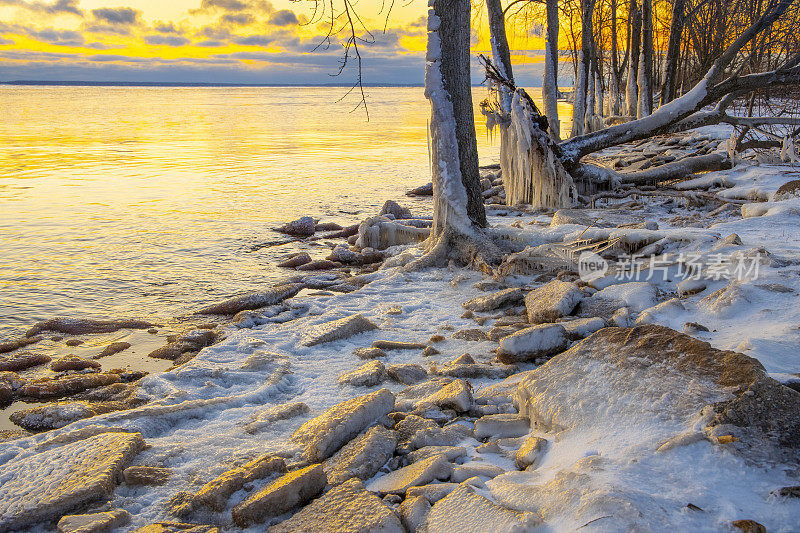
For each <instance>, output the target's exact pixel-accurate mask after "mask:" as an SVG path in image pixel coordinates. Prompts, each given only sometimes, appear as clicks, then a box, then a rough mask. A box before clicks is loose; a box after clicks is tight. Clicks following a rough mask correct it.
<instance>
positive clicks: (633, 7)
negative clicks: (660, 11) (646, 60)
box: [625, 0, 642, 117]
mask: <svg viewBox="0 0 800 533" xmlns="http://www.w3.org/2000/svg"><path fill="white" fill-rule="evenodd" d="M628 35H630V41H631V42H630V46H628V59H629V61H628V81H627V86H626V91H625V99H626V101H627V104H628V116H631V117H635V116H636V113H637V109H638V107H639V86H638V80H637V78H638V77H639V53H640V48H641V42H642V13H641V11H639V4H637V3H636V0H631V3H630V8H629V12H628Z"/></svg>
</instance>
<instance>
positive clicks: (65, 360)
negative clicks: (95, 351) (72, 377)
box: [50, 355, 101, 372]
mask: <svg viewBox="0 0 800 533" xmlns="http://www.w3.org/2000/svg"><path fill="white" fill-rule="evenodd" d="M100 367H101V365H100V363H98V362H97V361H90V360H88V359H83V358H81V357H78V356H77V355H65V356H64V357H61V358H60V359H56V360H55V361H53V362H52V363H50V370H52V371H53V372H66V371H67V370H84V369H86V368H93V369H98V368H100Z"/></svg>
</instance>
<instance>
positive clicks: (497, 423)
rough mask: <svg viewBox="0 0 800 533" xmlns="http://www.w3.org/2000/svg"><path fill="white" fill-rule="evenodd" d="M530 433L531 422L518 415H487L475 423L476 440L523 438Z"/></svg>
mask: <svg viewBox="0 0 800 533" xmlns="http://www.w3.org/2000/svg"><path fill="white" fill-rule="evenodd" d="M529 432H530V420H528V419H527V418H526V417H524V416H519V415H516V414H496V415H486V416H482V417H481V418H479V419H478V420H476V421H475V438H476V439H485V438H489V437H494V438H498V439H503V438H509V437H521V436H523V435H527V434H528V433H529Z"/></svg>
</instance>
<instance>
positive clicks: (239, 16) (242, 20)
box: [221, 13, 256, 26]
mask: <svg viewBox="0 0 800 533" xmlns="http://www.w3.org/2000/svg"><path fill="white" fill-rule="evenodd" d="M221 20H222V22H225V23H227V24H233V25H235V26H247V25H249V24H252V23H253V22H255V21H256V18H255V17H254V16H253V15H251V14H250V13H226V14H224V15H222V17H221Z"/></svg>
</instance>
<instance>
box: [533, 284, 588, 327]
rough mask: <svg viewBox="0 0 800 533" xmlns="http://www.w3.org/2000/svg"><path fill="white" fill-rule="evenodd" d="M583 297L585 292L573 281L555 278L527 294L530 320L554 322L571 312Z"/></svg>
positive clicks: (539, 322)
mask: <svg viewBox="0 0 800 533" xmlns="http://www.w3.org/2000/svg"><path fill="white" fill-rule="evenodd" d="M582 299H583V293H582V292H581V289H580V287H578V286H577V285H575V284H574V283H572V282H571V281H561V280H557V279H554V280H553V281H550V282H548V283H546V284H545V285H542V286H541V287H539V288H537V289H534V290H532V291H531V292H529V293H528V294H527V295H526V296H525V308H526V309H527V311H528V322H530V323H531V324H542V323H545V322H554V321H556V320H557V319H559V318H561V317H562V316H566V315H568V314H570V313H571V312H572V310H573V309H575V306H577V305H578V303H579V302H580V301H581V300H582Z"/></svg>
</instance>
